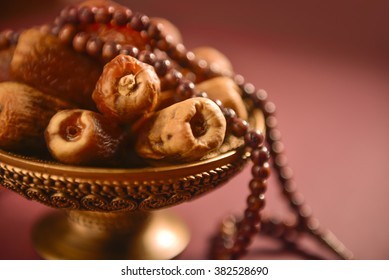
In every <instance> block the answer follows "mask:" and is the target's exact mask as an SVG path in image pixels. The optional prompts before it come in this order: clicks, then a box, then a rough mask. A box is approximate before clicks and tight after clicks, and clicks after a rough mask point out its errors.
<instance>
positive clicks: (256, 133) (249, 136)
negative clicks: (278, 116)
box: [244, 130, 265, 149]
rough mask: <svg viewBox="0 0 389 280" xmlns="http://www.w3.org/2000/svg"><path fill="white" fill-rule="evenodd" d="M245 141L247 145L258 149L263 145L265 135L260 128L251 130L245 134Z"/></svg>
mask: <svg viewBox="0 0 389 280" xmlns="http://www.w3.org/2000/svg"><path fill="white" fill-rule="evenodd" d="M244 141H245V143H246V145H247V146H249V147H251V148H253V149H256V148H258V147H260V146H262V144H263V142H264V141H265V137H264V136H263V134H262V132H261V131H260V130H250V131H248V132H247V133H246V135H245V136H244Z"/></svg>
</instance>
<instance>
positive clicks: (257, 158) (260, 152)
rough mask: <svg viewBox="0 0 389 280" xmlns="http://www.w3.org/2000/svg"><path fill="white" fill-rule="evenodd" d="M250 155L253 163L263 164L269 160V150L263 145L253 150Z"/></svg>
mask: <svg viewBox="0 0 389 280" xmlns="http://www.w3.org/2000/svg"><path fill="white" fill-rule="evenodd" d="M250 157H251V160H252V162H253V163H254V164H255V165H263V164H264V163H265V162H267V161H269V160H270V153H269V150H268V149H267V148H266V147H265V146H263V147H261V148H260V149H255V150H253V151H252V152H251V155H250Z"/></svg>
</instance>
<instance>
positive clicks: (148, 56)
mask: <svg viewBox="0 0 389 280" xmlns="http://www.w3.org/2000/svg"><path fill="white" fill-rule="evenodd" d="M138 59H139V60H140V61H142V62H143V63H147V64H149V65H152V66H154V64H155V62H156V61H157V57H156V55H155V54H154V53H152V52H150V51H148V50H143V51H141V52H140V53H139V56H138Z"/></svg>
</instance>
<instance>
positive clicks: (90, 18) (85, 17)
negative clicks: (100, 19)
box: [78, 6, 95, 24]
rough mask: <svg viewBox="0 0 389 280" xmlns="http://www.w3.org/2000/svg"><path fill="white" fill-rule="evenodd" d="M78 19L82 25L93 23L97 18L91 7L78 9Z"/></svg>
mask: <svg viewBox="0 0 389 280" xmlns="http://www.w3.org/2000/svg"><path fill="white" fill-rule="evenodd" d="M78 19H79V20H80V22H81V23H86V24H88V23H93V22H94V20H95V16H94V14H93V12H92V9H91V8H90V7H86V6H85V7H80V8H79V9H78Z"/></svg>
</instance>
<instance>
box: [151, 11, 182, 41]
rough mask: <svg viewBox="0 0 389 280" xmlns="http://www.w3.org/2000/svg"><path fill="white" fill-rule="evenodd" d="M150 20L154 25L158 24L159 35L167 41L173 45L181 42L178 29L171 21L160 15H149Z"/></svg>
mask: <svg viewBox="0 0 389 280" xmlns="http://www.w3.org/2000/svg"><path fill="white" fill-rule="evenodd" d="M150 21H151V23H153V24H154V25H156V26H158V28H160V32H161V35H162V36H163V37H165V38H166V40H167V41H169V42H170V43H172V44H173V45H178V44H182V43H183V39H182V34H181V32H180V30H179V29H178V27H177V26H175V25H174V24H173V23H172V22H171V21H169V20H168V19H166V18H162V17H151V18H150Z"/></svg>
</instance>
